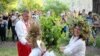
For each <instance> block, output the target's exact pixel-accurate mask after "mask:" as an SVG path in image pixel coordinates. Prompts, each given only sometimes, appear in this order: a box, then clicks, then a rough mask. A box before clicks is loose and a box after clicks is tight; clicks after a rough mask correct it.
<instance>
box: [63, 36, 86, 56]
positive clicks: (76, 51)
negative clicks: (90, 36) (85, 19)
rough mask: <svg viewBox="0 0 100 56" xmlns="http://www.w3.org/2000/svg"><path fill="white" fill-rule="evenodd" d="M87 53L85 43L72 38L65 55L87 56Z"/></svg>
mask: <svg viewBox="0 0 100 56" xmlns="http://www.w3.org/2000/svg"><path fill="white" fill-rule="evenodd" d="M85 51H86V46H85V41H83V40H82V39H78V37H72V38H71V40H70V42H69V44H68V45H67V46H66V47H65V49H64V51H63V53H64V54H65V55H67V56H85Z"/></svg>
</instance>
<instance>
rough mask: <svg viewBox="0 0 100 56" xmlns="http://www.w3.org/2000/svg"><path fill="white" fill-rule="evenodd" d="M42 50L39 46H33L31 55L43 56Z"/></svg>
mask: <svg viewBox="0 0 100 56" xmlns="http://www.w3.org/2000/svg"><path fill="white" fill-rule="evenodd" d="M41 54H42V52H41V50H40V49H39V48H33V49H32V50H31V53H30V54H29V56H41Z"/></svg>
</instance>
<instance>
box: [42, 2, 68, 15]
mask: <svg viewBox="0 0 100 56" xmlns="http://www.w3.org/2000/svg"><path fill="white" fill-rule="evenodd" d="M44 10H45V11H48V10H51V11H53V12H54V13H55V14H56V15H59V14H60V13H61V12H62V11H68V10H69V6H68V5H66V4H63V3H61V2H59V1H56V0H55V1H53V0H51V1H50V0H48V1H47V4H45V5H44Z"/></svg>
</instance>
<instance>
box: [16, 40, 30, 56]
mask: <svg viewBox="0 0 100 56" xmlns="http://www.w3.org/2000/svg"><path fill="white" fill-rule="evenodd" d="M17 48H18V56H29V54H30V52H31V47H30V46H29V45H28V44H26V45H23V44H22V43H21V42H19V41H18V42H17Z"/></svg>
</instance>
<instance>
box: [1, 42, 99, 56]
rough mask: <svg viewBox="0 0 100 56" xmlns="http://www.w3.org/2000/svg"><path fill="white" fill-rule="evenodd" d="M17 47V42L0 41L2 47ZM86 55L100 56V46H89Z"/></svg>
mask: <svg viewBox="0 0 100 56" xmlns="http://www.w3.org/2000/svg"><path fill="white" fill-rule="evenodd" d="M5 47H6V48H7V47H9V48H12V47H16V42H0V48H5ZM86 56H100V48H96V47H92V46H88V47H87V49H86Z"/></svg>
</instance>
